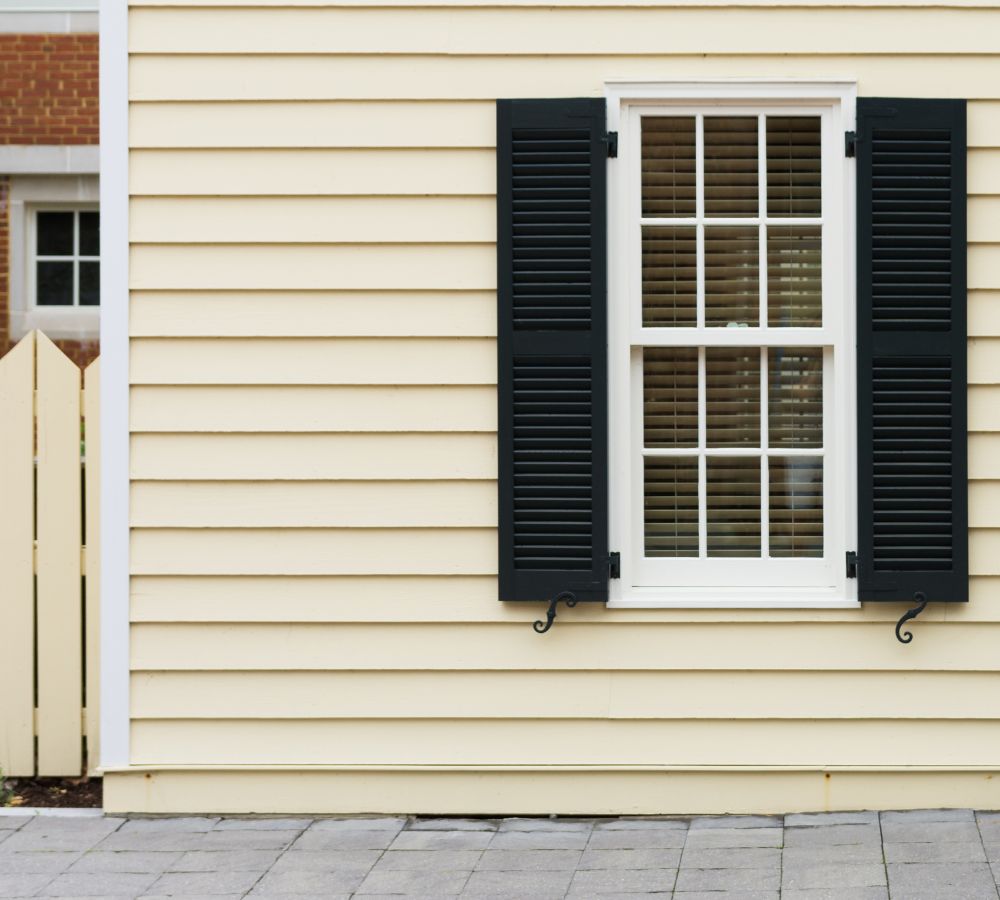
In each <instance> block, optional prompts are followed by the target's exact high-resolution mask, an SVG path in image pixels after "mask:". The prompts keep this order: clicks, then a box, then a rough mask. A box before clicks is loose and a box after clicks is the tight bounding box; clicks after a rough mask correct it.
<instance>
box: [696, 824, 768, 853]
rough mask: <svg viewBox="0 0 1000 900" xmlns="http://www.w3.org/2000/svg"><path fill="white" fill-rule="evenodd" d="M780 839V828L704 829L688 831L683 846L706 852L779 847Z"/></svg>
mask: <svg viewBox="0 0 1000 900" xmlns="http://www.w3.org/2000/svg"><path fill="white" fill-rule="evenodd" d="M782 839H783V833H782V830H781V829H780V828H706V829H703V830H701V831H689V832H688V835H687V841H686V843H685V844H684V846H685V848H687V847H690V848H692V849H706V850H707V849H710V848H714V847H719V848H726V847H731V848H739V847H780V846H781V843H782Z"/></svg>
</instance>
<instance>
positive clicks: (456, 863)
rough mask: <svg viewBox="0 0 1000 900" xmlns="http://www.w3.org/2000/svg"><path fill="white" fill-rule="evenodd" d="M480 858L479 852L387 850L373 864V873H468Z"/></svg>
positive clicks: (480, 853)
mask: <svg viewBox="0 0 1000 900" xmlns="http://www.w3.org/2000/svg"><path fill="white" fill-rule="evenodd" d="M480 856H482V852H481V851H479V850H387V851H386V852H385V853H383V854H382V855H381V856H380V857H379V860H378V862H377V863H375V871H398V870H400V869H420V870H423V871H427V870H436V871H439V872H443V871H457V872H462V871H464V872H468V871H471V870H472V869H473V868H474V867H475V865H476V862H477V861H478V860H479V857H480Z"/></svg>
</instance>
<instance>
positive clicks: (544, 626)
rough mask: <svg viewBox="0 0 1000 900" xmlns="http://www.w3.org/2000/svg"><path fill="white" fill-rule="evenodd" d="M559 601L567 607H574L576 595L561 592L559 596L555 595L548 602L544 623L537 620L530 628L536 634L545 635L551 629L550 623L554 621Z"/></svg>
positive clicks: (570, 592) (569, 592)
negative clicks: (562, 601)
mask: <svg viewBox="0 0 1000 900" xmlns="http://www.w3.org/2000/svg"><path fill="white" fill-rule="evenodd" d="M560 600H564V601H565V602H566V605H567V606H569V607H573V606H576V594H574V593H573V592H572V591H563V592H562V593H561V594H556V596H555V597H553V598H552V599H551V600H550V601H549V608H548V609H547V610H546V612H545V621H544V622H543V621H542V620H541V619H538V620H537V621H536V622H535V623H534V624H533V625H532V626H531V627H532V628H534V629H535V631H536V632H538V634H545V632H546V631H548V630H549V629H550V628H551V627H552V623H553V622H554V621H555V620H556V604H557V603H558V602H559V601H560Z"/></svg>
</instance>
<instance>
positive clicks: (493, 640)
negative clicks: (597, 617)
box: [132, 606, 1000, 672]
mask: <svg viewBox="0 0 1000 900" xmlns="http://www.w3.org/2000/svg"><path fill="white" fill-rule="evenodd" d="M536 610H538V611H540V609H539V607H537V606H535V607H532V608H531V610H527V609H526V610H524V611H523V612H522V616H523V618H522V619H521V620H520V621H516V622H504V623H496V622H490V623H482V624H474V623H468V622H461V623H459V622H456V623H441V624H426V625H419V626H414V625H411V624H404V623H388V624H371V625H369V624H351V625H348V624H343V623H337V624H318V623H311V624H292V623H273V624H215V625H209V624H205V623H197V624H156V623H148V624H147V623H137V624H134V625H133V627H132V666H133V668H134V669H149V670H158V671H159V670H184V669H188V670H205V671H209V670H223V671H224V670H227V669H241V670H242V669H246V670H268V669H285V670H305V669H322V670H327V669H330V670H346V669H351V670H355V669H357V670H366V671H368V670H379V669H387V670H398V669H407V670H409V669H413V670H431V671H434V670H440V671H450V670H454V669H462V670H501V671H503V670H524V669H531V670H536V669H538V670H548V669H557V670H559V669H581V670H589V671H602V670H605V669H621V670H651V671H684V670H688V669H697V670H716V669H725V670H731V671H734V672H735V671H743V670H749V669H762V670H769V671H770V670H775V669H781V670H795V671H799V670H804V671H825V670H846V671H853V670H859V671H880V670H886V671H927V672H933V671H969V672H976V671H981V672H996V671H1000V660H998V658H997V654H996V641H997V640H998V638H1000V634H997V633H995V632H997V627H996V623H979V622H975V623H964V622H962V623H947V624H942V623H934V622H929V621H928V622H926V623H923V624H922V627H921V628H920V634H919V638H918V639H916V640H914V641H913V643H912V644H910V645H906V646H904V645H902V644H899V643H898V642H896V640H895V637H894V636H893V633H892V626H891V625H887V623H884V622H874V623H872V622H854V623H850V622H833V623H831V622H811V623H787V624H777V623H768V622H763V623H755V622H746V621H732V620H730V621H728V622H708V623H683V622H666V621H664V622H661V623H649V622H638V623H629V624H621V625H619V626H616V627H614V628H609V627H608V626H607V625H606V624H605V623H603V622H593V623H577V622H573V621H570V620H568V619H567V620H566V621H564V620H563V617H562V614H561V613H560V620H559V633H558V634H553V635H552V637H553V638H555V639H554V640H551V641H540V640H537V635H535V634H534V632H533V631H532V630H531V627H530V624H529V622H530V620H531V618H532V617H533V616H534V615H535V611H536ZM612 618H613V615H612ZM533 638H534V639H533ZM894 644H895V646H894Z"/></svg>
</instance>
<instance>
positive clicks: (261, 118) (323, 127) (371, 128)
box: [129, 101, 496, 149]
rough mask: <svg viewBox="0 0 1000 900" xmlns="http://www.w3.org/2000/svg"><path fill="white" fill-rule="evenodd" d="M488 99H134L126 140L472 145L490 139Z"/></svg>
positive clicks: (170, 144) (158, 144)
mask: <svg viewBox="0 0 1000 900" xmlns="http://www.w3.org/2000/svg"><path fill="white" fill-rule="evenodd" d="M494 119H495V115H494V108H493V104H492V103H483V102H471V103H470V102H423V103H406V102H402V103H395V102H386V103H374V104H372V103H352V102H347V103H339V102H336V103H319V102H301V101H300V102H287V103H239V104H234V103H225V102H220V103H133V104H131V106H130V107H129V135H130V140H131V146H132V147H138V148H144V147H153V148H161V149H166V148H175V147H177V148H180V147H215V148H223V147H255V148H272V147H288V148H296V149H298V148H322V149H327V148H333V147H344V148H353V149H358V148H361V147H373V148H391V147H414V148H428V147H451V148H455V147H471V148H491V147H493V146H494V145H495V143H496V122H495V121H494Z"/></svg>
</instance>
